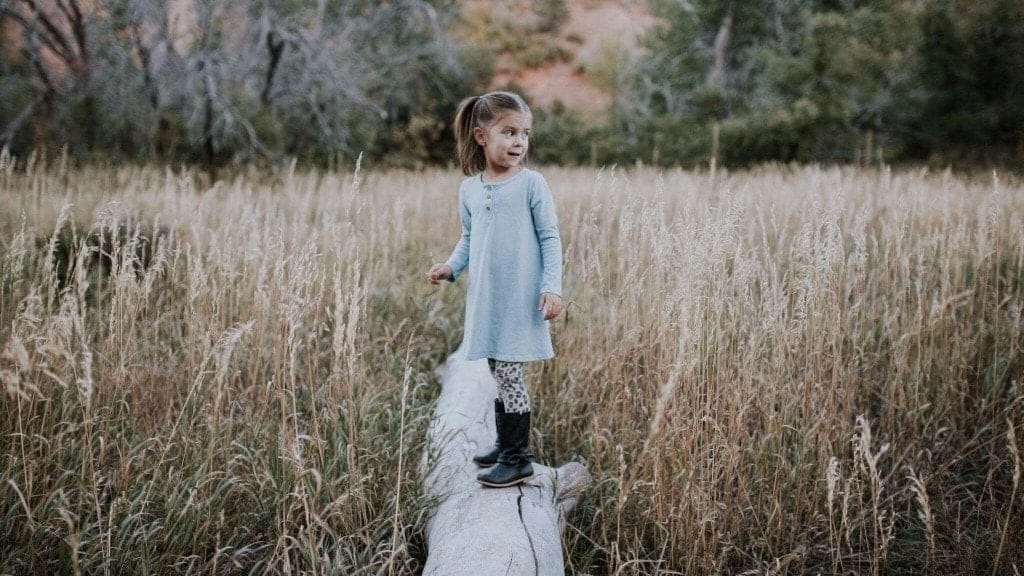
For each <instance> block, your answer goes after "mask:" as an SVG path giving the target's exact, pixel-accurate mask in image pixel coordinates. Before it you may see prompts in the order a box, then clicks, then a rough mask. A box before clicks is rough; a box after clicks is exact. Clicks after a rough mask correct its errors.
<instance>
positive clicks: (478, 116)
mask: <svg viewBox="0 0 1024 576" xmlns="http://www.w3.org/2000/svg"><path fill="white" fill-rule="evenodd" d="M509 111H511V112H523V113H526V114H529V115H531V116H532V115H533V112H531V111H530V107H529V106H527V104H526V101H524V100H523V99H522V98H521V97H520V96H519V95H518V94H513V93H512V92H489V93H487V94H484V95H482V96H470V97H469V98H466V99H465V100H463V101H462V102H460V103H459V109H458V111H457V112H456V113H455V156H456V158H458V160H459V167H460V168H462V173H463V174H465V175H466V176H472V175H474V174H478V173H480V172H483V171H484V170H485V169H486V168H487V157H486V156H485V155H484V148H483V146H481V145H480V143H479V142H477V141H476V138H473V129H474V128H476V127H478V126H479V127H480V128H486V127H487V125H489V124H490V123H491V122H493V121H494V120H495V119H496V118H497V117H498V116H499V115H501V114H502V113H503V112H509Z"/></svg>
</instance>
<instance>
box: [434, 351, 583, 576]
mask: <svg viewBox="0 0 1024 576" xmlns="http://www.w3.org/2000/svg"><path fill="white" fill-rule="evenodd" d="M440 371H441V375H442V384H441V386H442V390H441V395H440V397H439V398H438V401H437V406H436V408H435V409H434V418H433V420H432V422H431V425H430V430H429V441H428V448H427V450H428V453H427V454H425V455H424V461H423V463H422V465H423V470H424V473H425V474H426V477H425V484H426V488H427V491H428V492H429V493H430V494H432V495H434V496H436V497H438V498H439V504H438V506H437V508H436V510H435V511H434V515H433V517H432V518H431V519H430V521H429V522H428V524H427V548H428V555H427V562H426V566H425V567H424V570H423V574H424V575H425V576H436V575H442V574H443V575H445V576H463V575H465V576H470V575H472V576H477V575H480V574H505V575H527V574H529V575H538V576H556V575H561V574H564V573H565V566H564V564H563V559H562V540H561V530H562V528H563V527H564V524H565V519H566V516H567V515H568V513H569V512H570V511H571V510H572V509H573V507H574V506H575V505H576V502H577V500H578V499H579V497H580V496H581V495H582V493H583V491H584V490H585V489H586V488H587V486H589V485H590V474H589V473H588V472H587V469H586V468H585V467H584V466H583V465H581V464H579V463H577V462H570V463H568V464H566V465H564V466H562V467H560V468H548V467H547V466H541V465H539V464H536V463H535V464H534V471H535V474H536V476H535V477H534V478H533V479H531V480H529V481H527V482H526V483H523V484H520V485H519V486H515V487H511V488H484V487H483V486H481V485H480V484H479V483H477V481H476V475H477V474H478V473H479V472H480V471H481V469H480V468H477V467H476V466H475V465H474V464H473V462H472V457H473V453H474V452H476V450H477V449H479V448H481V447H483V446H486V445H489V444H492V443H493V442H494V434H495V432H494V398H495V396H496V394H497V389H496V385H495V383H494V380H493V378H492V377H491V374H490V371H489V370H488V369H487V361H486V360H477V361H467V360H465V359H464V357H463V356H462V354H461V352H460V351H457V352H455V353H454V354H452V356H451V357H449V359H448V362H447V363H446V364H445V365H444V366H443V367H442V368H441V369H440Z"/></svg>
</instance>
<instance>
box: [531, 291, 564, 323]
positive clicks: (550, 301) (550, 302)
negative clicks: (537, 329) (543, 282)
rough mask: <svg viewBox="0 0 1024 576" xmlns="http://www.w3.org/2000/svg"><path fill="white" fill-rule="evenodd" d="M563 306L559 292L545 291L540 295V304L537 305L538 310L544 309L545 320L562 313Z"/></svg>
mask: <svg viewBox="0 0 1024 576" xmlns="http://www.w3.org/2000/svg"><path fill="white" fill-rule="evenodd" d="M562 308H563V306H562V297H561V296H559V295H558V294H552V293H551V292H545V293H543V294H541V295H540V306H538V307H537V310H543V311H544V319H545V320H551V319H552V318H554V317H555V316H558V315H559V314H561V313H562Z"/></svg>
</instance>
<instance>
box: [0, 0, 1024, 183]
mask: <svg viewBox="0 0 1024 576" xmlns="http://www.w3.org/2000/svg"><path fill="white" fill-rule="evenodd" d="M649 4H650V6H651V8H652V9H653V10H654V12H655V13H656V15H657V16H658V18H659V22H660V24H658V25H657V26H655V27H654V28H653V29H652V30H651V31H650V32H649V33H648V34H647V36H646V37H645V38H644V51H643V54H642V55H641V56H639V57H637V58H636V59H631V57H627V56H624V57H623V58H621V59H620V60H619V61H618V63H617V65H616V66H614V68H613V70H611V72H610V73H609V74H608V76H609V78H608V79H607V82H606V84H607V85H608V86H607V88H608V89H610V90H612V91H613V95H614V104H613V106H612V110H611V112H610V114H609V120H608V121H607V122H605V123H602V124H593V123H589V122H586V121H584V120H583V119H582V118H581V117H580V116H579V115H578V114H576V113H575V112H574V111H572V110H569V109H566V108H564V107H561V106H558V105H556V106H555V107H554V108H553V109H551V110H537V111H536V119H535V124H536V132H537V134H538V135H540V136H541V137H540V138H538V139H536V142H535V153H536V156H537V158H538V160H539V161H541V162H547V163H560V164H608V163H632V162H635V161H636V160H638V159H639V160H641V161H644V162H647V163H653V164H659V165H694V164H700V163H705V162H708V161H711V160H712V159H714V160H715V161H716V162H719V163H722V164H728V165H744V164H750V163H755V162H762V161H783V162H789V161H803V162H860V163H864V162H877V161H883V162H901V161H928V162H933V163H941V164H948V163H955V164H962V165H967V164H970V165H992V164H998V165H1010V166H1016V167H1020V166H1022V165H1024V98H1021V97H1020V94H1024V4H1021V3H1020V2H1019V1H1018V0H987V1H986V2H972V1H969V0H923V1H919V0H888V1H883V0H867V1H855V0H793V1H788V0H787V1H786V2H779V1H775V2H768V1H765V0H730V1H728V2H720V1H714V0H689V1H683V2H681V1H679V0H650V2H649ZM532 5H533V10H534V12H535V13H536V14H538V15H545V14H548V13H556V14H561V15H562V16H563V17H562V18H558V19H552V18H540V19H538V22H542V25H544V26H549V27H551V26H558V25H559V22H562V21H564V15H565V14H567V12H566V8H565V2H564V0H533V2H532ZM175 6H176V4H175V3H168V2H164V1H162V0H95V1H92V2H88V3H86V2H84V1H83V0H48V1H47V0H0V34H2V35H3V38H4V40H5V45H6V46H5V47H4V49H0V74H2V77H3V79H4V81H3V83H2V85H0V102H4V105H3V106H2V107H0V147H8V148H10V149H11V150H12V151H13V152H14V153H15V154H24V153H27V152H28V151H30V150H32V149H36V148H40V147H43V148H54V149H56V148H62V147H66V149H67V150H69V152H70V153H71V154H73V155H74V156H75V157H78V158H104V159H109V160H112V161H161V162H186V163H196V164H202V165H205V166H207V167H208V168H210V169H215V168H216V167H218V166H224V165H225V164H229V163H232V162H247V163H248V162H277V161H280V160H281V159H285V158H298V159H300V160H301V161H304V162H310V163H316V164H321V165H330V164H333V163H335V162H338V161H351V160H353V159H354V158H356V157H357V156H359V155H360V154H362V155H364V156H366V157H367V158H368V159H369V160H370V161H372V162H374V163H375V164H377V165H385V166H412V167H414V166H422V165H429V164H443V163H446V162H448V161H450V157H451V153H450V151H451V148H452V134H451V131H450V121H451V118H450V117H451V115H452V111H453V110H454V108H455V106H456V104H457V102H458V101H459V100H460V99H461V98H462V97H464V96H465V95H467V94H469V93H473V92H478V91H480V90H483V89H484V86H486V85H487V84H488V83H489V81H490V67H489V66H488V65H487V64H488V62H489V60H488V58H487V57H486V55H483V57H482V55H481V54H480V49H479V48H476V49H474V47H472V46H466V45H462V44H460V43H459V41H457V40H456V39H455V35H454V34H453V32H452V31H453V27H454V26H455V24H456V23H457V21H458V18H459V6H458V3H457V2H456V1H455V0H392V1H388V2H374V1H369V0H316V1H315V2H310V1H302V0H280V1H271V0H253V1H242V0H193V1H192V2H189V3H188V6H189V9H188V10H181V9H180V8H179V9H178V10H176V9H175ZM512 88H515V87H514V86H513V87H512Z"/></svg>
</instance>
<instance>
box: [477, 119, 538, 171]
mask: <svg viewBox="0 0 1024 576" xmlns="http://www.w3.org/2000/svg"><path fill="white" fill-rule="evenodd" d="M532 121H533V117H532V116H530V115H529V114H527V113H525V112H512V111H510V112H505V113H504V114H502V115H500V116H498V117H497V118H495V120H494V122H491V124H490V125H489V126H487V127H486V128H483V127H480V126H477V127H476V128H474V129H473V137H474V138H476V141H477V143H478V144H480V145H481V146H483V148H484V157H486V158H487V171H488V172H489V173H490V174H491V175H492V176H497V175H501V174H506V173H508V172H511V171H514V170H516V168H518V166H519V165H520V164H521V163H522V162H523V160H524V159H525V158H526V151H527V149H528V148H529V147H530V125H531V123H532Z"/></svg>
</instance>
